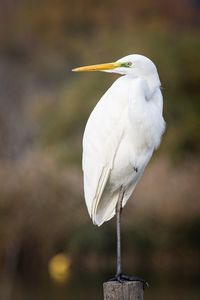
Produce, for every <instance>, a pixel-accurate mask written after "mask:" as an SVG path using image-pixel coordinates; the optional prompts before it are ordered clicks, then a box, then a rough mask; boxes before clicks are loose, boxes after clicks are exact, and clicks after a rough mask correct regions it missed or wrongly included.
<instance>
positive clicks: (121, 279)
mask: <svg viewBox="0 0 200 300" xmlns="http://www.w3.org/2000/svg"><path fill="white" fill-rule="evenodd" d="M108 281H118V282H120V283H123V282H126V281H140V282H142V283H143V289H145V288H146V287H147V288H148V287H149V284H148V282H147V281H146V280H144V279H142V278H140V277H138V276H127V275H123V274H118V275H115V277H112V278H111V279H108Z"/></svg>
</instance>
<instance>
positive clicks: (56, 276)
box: [48, 253, 70, 283]
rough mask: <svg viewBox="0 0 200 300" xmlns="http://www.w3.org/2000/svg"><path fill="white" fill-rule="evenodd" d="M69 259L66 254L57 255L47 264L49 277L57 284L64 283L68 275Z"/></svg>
mask: <svg viewBox="0 0 200 300" xmlns="http://www.w3.org/2000/svg"><path fill="white" fill-rule="evenodd" d="M69 267H70V259H69V258H68V257H67V255H66V254H61V253H60V254H57V255H55V256H53V257H52V258H51V259H50V261H49V264H48V269H49V275H50V276H51V278H52V279H53V280H55V281H56V282H58V283H64V282H66V281H67V280H68V279H69V275H70V270H69Z"/></svg>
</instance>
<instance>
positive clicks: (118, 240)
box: [115, 186, 124, 279]
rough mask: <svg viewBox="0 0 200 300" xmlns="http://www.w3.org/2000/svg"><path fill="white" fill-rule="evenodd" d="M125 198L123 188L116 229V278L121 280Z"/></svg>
mask: <svg viewBox="0 0 200 300" xmlns="http://www.w3.org/2000/svg"><path fill="white" fill-rule="evenodd" d="M123 197H124V189H123V187H122V186H121V188H120V193H119V198H118V201H117V205H116V227H117V272H116V275H115V277H116V278H118V279H119V278H120V276H121V274H122V259H121V213H122V201H123Z"/></svg>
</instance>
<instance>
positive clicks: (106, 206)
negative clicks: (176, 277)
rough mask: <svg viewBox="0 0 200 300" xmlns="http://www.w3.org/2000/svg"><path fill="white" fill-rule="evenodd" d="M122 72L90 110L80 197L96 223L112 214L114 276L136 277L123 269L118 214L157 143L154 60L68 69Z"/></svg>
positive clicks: (159, 125)
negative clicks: (115, 253) (83, 198)
mask: <svg viewBox="0 0 200 300" xmlns="http://www.w3.org/2000/svg"><path fill="white" fill-rule="evenodd" d="M72 71H74V72H83V71H85V72H89V71H103V72H107V73H117V74H119V75H121V76H119V78H118V79H117V80H116V81H115V82H114V83H113V84H112V85H111V87H110V88H109V89H108V90H107V91H106V92H105V94H104V95H103V96H102V97H101V99H100V100H99V102H98V103H97V104H96V106H95V107H94V109H93V111H92V112H91V114H90V116H89V119H88V121H87V124H86V127H85V131H84V135H83V154H82V169H83V179H84V196H85V201H86V205H87V209H88V212H89V215H90V217H91V219H92V221H93V223H94V224H96V225H98V226H100V225H102V224H103V223H104V222H106V221H108V220H110V219H111V218H113V217H114V216H115V214H116V227H117V264H116V266H117V268H116V274H115V277H114V279H112V280H117V281H120V282H122V281H125V280H141V281H143V282H144V280H143V279H140V278H139V277H137V276H126V275H123V274H122V262H121V225H120V224H121V213H122V209H123V207H124V206H125V204H126V203H127V201H128V199H129V198H130V196H131V195H132V193H133V191H134V189H135V187H136V185H137V183H138V182H139V180H140V178H141V177H142V175H143V173H144V170H145V168H146V166H147V164H148V163H149V161H150V159H151V157H152V154H153V152H154V150H156V149H157V148H158V146H159V145H160V142H161V139H162V136H163V133H164V131H165V127H166V123H165V120H164V118H163V96H162V92H161V82H160V79H159V75H158V71H157V68H156V66H155V64H154V63H153V62H152V61H151V60H150V59H149V58H147V57H146V56H143V55H140V54H131V55H127V56H125V57H123V58H121V59H119V60H117V61H115V62H111V63H104V64H97V65H89V66H83V67H78V68H74V69H72Z"/></svg>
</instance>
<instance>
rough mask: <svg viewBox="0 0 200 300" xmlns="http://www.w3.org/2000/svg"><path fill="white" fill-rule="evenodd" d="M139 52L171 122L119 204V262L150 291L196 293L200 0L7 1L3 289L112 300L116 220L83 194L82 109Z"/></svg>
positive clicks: (0, 201) (0, 247)
mask: <svg viewBox="0 0 200 300" xmlns="http://www.w3.org/2000/svg"><path fill="white" fill-rule="evenodd" d="M131 53H140V54H143V55H146V56H148V57H150V58H151V59H152V60H153V61H154V62H155V64H156V65H157V67H158V71H159V74H160V78H161V82H162V92H163V94H164V100H165V102H164V116H165V119H166V121H167V131H166V133H165V136H164V139H163V143H162V145H161V147H160V149H159V150H158V151H157V153H156V155H155V156H154V158H153V159H152V161H151V162H150V164H149V166H148V168H147V170H146V172H145V174H144V176H143V178H142V180H141V182H140V183H139V184H138V186H137V188H136V190H135V193H134V195H133V197H132V199H130V200H129V203H128V204H127V206H126V208H125V209H124V213H123V224H122V231H123V232H122V234H123V236H122V243H123V249H122V250H123V263H124V273H127V274H132V275H140V276H141V277H144V278H145V279H146V280H147V281H148V282H149V283H150V286H151V288H150V289H148V290H147V291H146V293H145V299H149V300H153V299H154V300H158V299H159V300H169V299H170V300H175V299H176V300H179V299H181V300H185V299H190V300H196V299H199V297H200V287H199V286H198V284H199V281H198V279H199V276H200V199H199V198H200V192H199V175H200V172H199V171H200V159H199V150H200V136H199V129H200V117H199V114H200V89H199V82H200V59H199V53H200V1H199V0H176V1H173V0H168V1H166V0H160V1H156V0H154V1H148V0H140V1H139V0H135V1H131V0H123V1H121V0H120V1H117V0H115V1H114V0H110V1H106V0H101V1H100V0H93V1H92V0H84V1H83V0H73V1H70V0H69V1H66V0H48V1H47V0H40V1H33V0H28V1H27V0H18V1H14V0H1V1H0V299H1V300H25V299H30V300H35V299H37V300H41V299H42V300H45V299H48V300H51V299H52V300H53V299H57V300H64V299H71V300H75V299H83V300H86V299H97V300H98V299H99V300H100V299H103V296H102V282H103V281H105V280H106V279H108V278H109V277H112V275H113V274H114V272H115V220H112V221H110V222H108V223H105V224H104V225H103V226H102V227H100V228H97V227H95V226H94V225H93V224H92V222H91V220H90V219H89V216H88V213H87V211H86V206H85V203H84V198H83V185H82V172H81V147H82V146H81V142H82V135H83V130H84V126H85V123H86V120H87V118H88V116H89V114H90V112H91V110H92V108H93V107H94V106H95V104H96V103H97V101H98V99H99V98H100V97H101V95H102V94H103V93H104V92H105V91H106V90H107V89H108V87H109V86H110V85H111V84H112V83H113V81H114V80H116V78H117V76H116V75H114V74H105V73H91V74H86V73H84V74H73V73H72V72H71V69H72V67H76V66H80V65H84V64H93V63H102V62H109V61H113V60H117V59H118V58H120V57H123V56H125V55H127V54H131Z"/></svg>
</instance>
